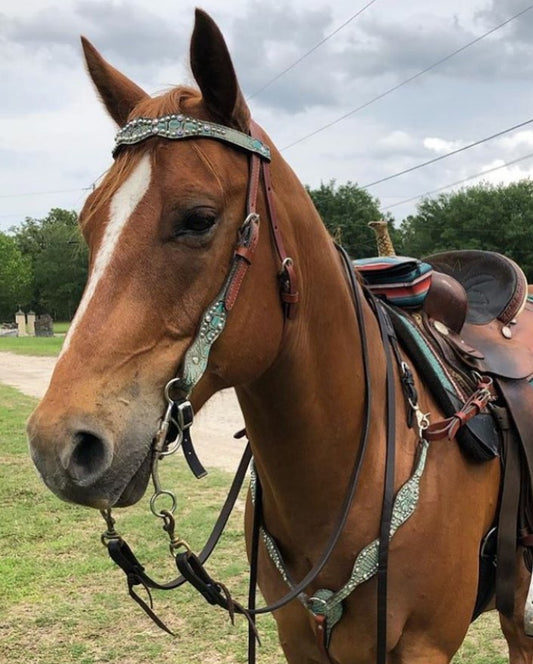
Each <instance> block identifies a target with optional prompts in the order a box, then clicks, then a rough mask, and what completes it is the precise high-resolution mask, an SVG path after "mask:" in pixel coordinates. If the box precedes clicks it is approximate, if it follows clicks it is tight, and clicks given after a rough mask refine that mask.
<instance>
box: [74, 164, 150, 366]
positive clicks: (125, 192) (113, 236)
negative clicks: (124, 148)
mask: <svg viewBox="0 0 533 664" xmlns="http://www.w3.org/2000/svg"><path fill="white" fill-rule="evenodd" d="M151 175H152V166H151V163H150V157H149V156H148V155H143V157H142V158H141V160H140V161H139V163H138V164H137V166H136V167H135V170H134V171H133V173H132V174H131V175H130V176H129V178H128V179H127V180H126V181H125V182H124V183H123V184H122V185H121V186H120V187H119V189H118V190H117V191H116V193H115V195H114V196H113V198H112V200H111V204H110V207H109V221H108V223H107V226H106V229H105V232H104V237H103V238H102V243H101V245H100V248H99V250H98V254H97V255H96V258H95V260H94V265H93V271H92V273H91V277H90V279H89V282H88V284H87V286H86V288H85V292H84V294H83V298H82V300H81V302H80V305H79V307H78V310H77V312H76V315H75V316H74V320H73V321H72V325H71V326H70V329H69V332H68V334H67V337H66V338H65V343H64V344H63V349H62V351H61V355H62V354H63V353H64V352H65V351H66V350H67V348H68V347H69V344H70V339H71V338H72V335H73V334H74V330H75V329H76V328H77V326H78V325H79V323H80V321H81V319H82V318H83V315H84V314H85V311H86V310H87V307H88V306H89V303H90V301H91V300H92V298H93V295H94V293H95V291H96V287H97V286H98V284H99V282H100V280H101V279H102V277H103V276H104V274H105V272H106V270H107V267H108V265H109V264H110V263H111V260H112V258H113V254H114V253H115V249H116V247H117V245H118V242H119V240H120V236H121V235H122V231H123V230H124V228H125V227H126V224H127V222H128V219H129V218H130V217H131V215H132V214H133V213H134V212H135V210H136V208H137V206H138V205H139V203H140V202H141V200H142V199H143V196H144V195H145V194H146V192H147V191H148V187H149V186H150V179H151Z"/></svg>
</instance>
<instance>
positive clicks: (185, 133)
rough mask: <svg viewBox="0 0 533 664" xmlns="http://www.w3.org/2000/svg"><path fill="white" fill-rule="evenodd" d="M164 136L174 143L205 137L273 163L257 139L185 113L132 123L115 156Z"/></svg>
mask: <svg viewBox="0 0 533 664" xmlns="http://www.w3.org/2000/svg"><path fill="white" fill-rule="evenodd" d="M154 136H160V137H162V138H169V139H171V140H178V139H181V138H193V137H198V136H201V137H205V138H215V139H217V140H219V141H224V142H226V143H231V144H233V145H236V146H237V147H240V148H243V149H244V150H247V151H249V152H256V153H257V154H258V155H259V156H260V157H263V159H268V160H270V148H269V147H268V146H267V145H265V144H264V143H263V142H262V141H260V140H258V139H257V138H252V136H249V135H248V134H245V133H243V132H242V131H237V130H236V129H231V127H224V126H223V125H219V124H215V123H214V122H209V121H207V120H197V119H196V118H190V117H187V116H185V115H182V114H181V113H180V114H179V115H165V116H162V117H160V118H135V119H134V120H130V122H128V123H127V124H126V125H124V127H122V129H120V130H119V132H118V133H117V135H116V137H115V149H114V150H113V155H115V154H116V152H117V150H118V149H119V148H120V147H121V146H122V145H133V144H134V143H140V142H141V141H144V140H145V139H147V138H151V137H154Z"/></svg>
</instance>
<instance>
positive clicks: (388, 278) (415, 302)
mask: <svg viewBox="0 0 533 664" xmlns="http://www.w3.org/2000/svg"><path fill="white" fill-rule="evenodd" d="M352 265H353V268H354V270H355V271H356V272H357V273H358V274H359V275H360V276H361V278H362V280H363V283H364V284H365V286H366V287H367V288H368V289H369V290H370V291H371V292H372V293H373V294H374V295H376V296H378V297H380V298H382V299H384V300H386V301H387V302H389V304H392V305H394V306H397V307H402V308H407V309H414V308H417V307H420V306H422V304H423V302H424V299H425V297H426V295H427V292H428V290H429V287H430V286H431V275H432V274H433V268H432V267H431V265H430V264H429V263H424V261H420V260H418V259H417V258H409V257H407V256H379V257H376V258H360V259H357V260H354V261H352Z"/></svg>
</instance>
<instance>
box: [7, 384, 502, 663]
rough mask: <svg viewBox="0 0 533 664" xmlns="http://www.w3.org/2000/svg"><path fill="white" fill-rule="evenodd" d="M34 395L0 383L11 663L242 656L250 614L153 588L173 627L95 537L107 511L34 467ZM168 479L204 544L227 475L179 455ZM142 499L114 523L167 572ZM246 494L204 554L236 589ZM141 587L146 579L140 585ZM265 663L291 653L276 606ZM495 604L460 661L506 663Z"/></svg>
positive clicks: (168, 464)
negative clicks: (29, 438)
mask: <svg viewBox="0 0 533 664" xmlns="http://www.w3.org/2000/svg"><path fill="white" fill-rule="evenodd" d="M35 403H36V402H35V400H34V399H31V398H29V397H26V396H24V395H22V394H21V393H20V392H18V391H16V390H13V389H11V388H7V387H4V386H2V385H0V504H1V505H2V518H1V519H0V597H1V598H2V601H1V602H0V642H1V644H2V645H1V647H0V651H1V652H2V656H0V661H1V662H9V664H28V663H30V664H65V663H66V664H68V663H69V662H76V663H77V664H102V663H104V662H106V663H111V664H145V663H150V662H153V661H156V660H158V661H159V660H161V661H165V662H171V663H172V664H196V663H198V664H200V663H202V664H229V663H237V664H238V663H240V662H243V663H244V662H246V654H245V651H246V625H245V621H244V620H243V619H242V618H240V617H237V619H236V624H235V626H234V627H232V626H231V624H230V623H229V621H228V618H227V616H226V614H225V613H224V612H223V611H221V610H220V609H218V608H213V607H211V606H209V605H207V604H206V603H205V601H204V600H203V599H202V598H201V597H200V596H199V595H198V594H196V593H195V592H193V591H192V590H191V589H190V588H181V589H179V590H178V591H174V592H173V593H170V594H166V595H163V594H162V593H155V608H156V610H157V612H158V614H159V615H160V616H161V617H162V618H163V619H164V620H165V621H168V624H169V626H171V628H172V629H173V630H174V631H175V633H176V636H175V637H170V636H168V635H166V634H164V633H163V632H161V631H159V630H158V629H157V628H156V627H155V626H154V625H153V624H152V623H151V621H150V620H149V619H148V618H147V617H146V616H145V615H144V613H143V612H142V611H141V610H140V609H139V608H138V607H137V606H136V605H135V604H134V603H133V602H132V601H131V600H130V599H129V597H128V595H127V590H126V583H125V578H124V576H123V574H122V572H121V571H120V570H118V569H117V568H116V567H115V566H114V565H113V563H112V562H111V561H110V559H109V558H108V556H107V554H106V552H105V550H104V548H103V547H102V545H101V544H100V540H99V535H100V533H101V532H102V530H103V521H102V520H101V518H100V515H99V514H98V513H97V512H95V511H93V510H89V509H85V508H82V507H78V506H75V505H70V504H66V503H62V502H61V501H59V500H58V499H57V498H55V497H54V496H53V495H52V494H51V493H50V492H49V491H48V490H47V489H46V488H45V487H44V486H43V484H42V483H41V481H40V480H39V479H38V477H37V475H36V472H35V470H34V468H33V466H32V463H31V461H30V459H29V456H28V453H27V443H26V439H25V434H24V422H25V420H26V418H27V416H28V414H29V413H30V411H31V409H32V408H33V407H34V405H35ZM161 477H162V481H163V484H164V486H169V487H173V488H175V489H176V490H177V493H178V501H179V502H178V524H179V533H180V534H181V535H183V536H184V537H185V538H186V539H188V540H189V542H190V544H191V545H192V546H193V548H199V547H200V546H201V544H203V541H204V540H205V538H206V536H207V534H208V532H209V531H210V528H211V525H212V523H213V520H214V518H215V516H216V514H217V513H218V506H219V505H220V503H221V502H222V499H223V497H224V496H225V492H226V488H227V486H228V485H229V482H230V477H229V476H228V475H227V474H226V473H222V472H217V471H212V472H210V474H209V475H208V477H207V478H206V479H204V480H201V481H198V480H195V479H194V478H193V477H192V476H191V474H190V472H189V471H188V469H187V468H186V467H185V464H184V462H183V460H182V459H181V458H178V457H176V458H173V457H172V458H170V459H168V460H167V461H165V463H164V464H163V468H162V469H161ZM147 502H148V501H147V499H144V500H143V501H141V503H140V504H139V505H137V506H135V507H131V508H128V509H127V510H117V514H116V516H117V517H118V518H117V527H118V529H119V530H120V531H121V532H123V533H124V534H125V535H126V536H127V539H128V541H129V543H130V544H131V545H132V547H133V548H134V550H135V551H136V553H137V555H138V556H139V558H140V559H141V560H142V561H143V563H145V564H146V567H147V571H148V572H149V573H152V574H153V575H154V576H156V577H157V578H160V579H167V578H171V577H172V576H174V575H175V568H174V565H173V563H172V560H171V558H170V556H169V554H168V547H167V542H166V539H165V535H164V533H163V532H162V530H161V524H160V523H159V522H158V520H157V519H155V517H153V516H151V514H150V512H149V508H148V504H147ZM242 516H243V514H242V506H241V507H240V509H239V510H238V511H237V513H236V514H235V515H234V516H233V517H232V518H231V521H230V524H229V529H228V535H227V536H226V537H224V538H223V541H222V543H221V545H220V546H219V549H218V550H217V552H216V553H215V555H214V557H213V561H212V562H211V563H210V564H209V565H208V567H209V569H210V571H211V572H212V574H213V576H214V577H215V578H218V577H219V578H221V580H223V581H224V583H225V584H227V585H228V586H229V587H230V588H231V590H232V592H233V593H234V595H235V597H236V598H240V599H243V598H245V596H246V569H247V566H246V564H245V553H244V546H243V537H242V534H241V530H242ZM140 592H142V591H140ZM259 629H260V633H261V637H262V641H263V646H262V648H260V649H259V654H258V663H259V664H267V663H268V664H281V663H282V662H284V661H285V660H284V659H283V657H282V655H281V650H280V647H279V645H278V642H277V636H276V630H275V626H274V622H273V619H272V618H271V617H262V618H260V620H259ZM505 652H506V650H505V643H504V641H503V639H502V637H501V634H500V632H499V629H498V625H497V618H496V615H495V614H494V613H493V614H488V615H486V616H482V618H481V619H479V620H478V621H477V622H476V623H475V624H474V625H473V626H472V627H471V629H470V631H469V634H468V636H467V639H466V641H465V644H464V645H463V647H462V649H461V651H460V652H459V653H458V654H457V656H456V658H455V659H454V664H467V663H468V664H504V662H506V661H507V659H506V656H505Z"/></svg>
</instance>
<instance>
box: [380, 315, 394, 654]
mask: <svg viewBox="0 0 533 664" xmlns="http://www.w3.org/2000/svg"><path fill="white" fill-rule="evenodd" d="M375 310H376V315H377V319H378V323H379V328H380V331H381V340H382V344H383V349H384V351H385V359H386V366H387V374H386V410H387V412H386V418H387V442H386V458H385V478H384V482H383V502H382V508H381V525H380V530H379V551H378V571H377V640H378V642H377V664H386V661H387V585H388V574H387V572H388V562H389V540H390V531H391V523H392V512H393V504H394V469H395V457H396V390H395V385H394V368H393V361H392V352H391V343H390V338H391V337H393V338H395V333H394V329H393V327H392V324H391V322H390V319H389V318H388V316H386V315H385V312H384V311H383V309H382V308H381V307H380V306H379V305H376V307H375Z"/></svg>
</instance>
